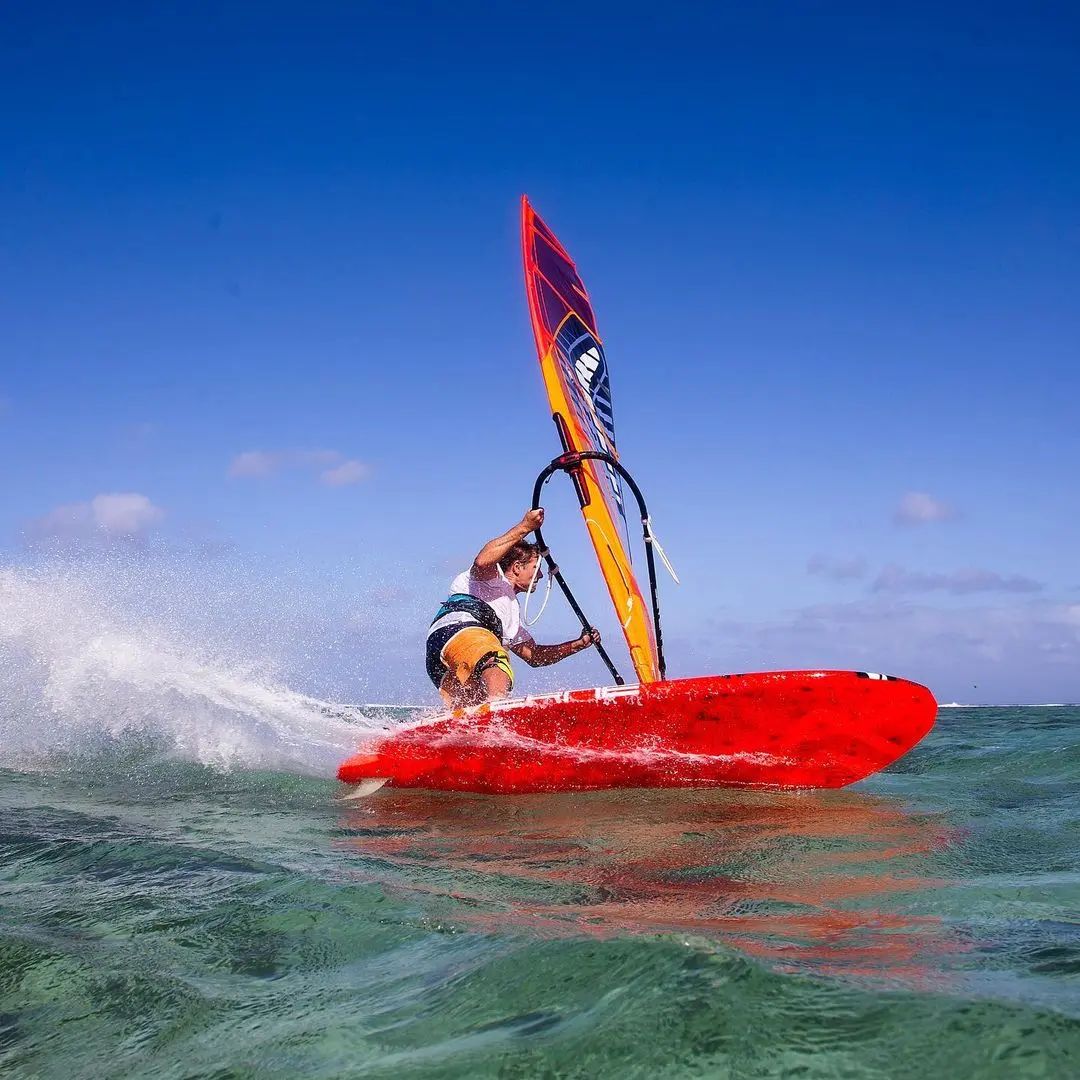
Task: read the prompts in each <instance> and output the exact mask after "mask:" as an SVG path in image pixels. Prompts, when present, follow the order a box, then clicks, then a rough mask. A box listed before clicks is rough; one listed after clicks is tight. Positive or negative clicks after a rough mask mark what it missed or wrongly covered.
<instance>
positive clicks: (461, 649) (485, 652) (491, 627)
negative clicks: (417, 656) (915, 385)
mask: <svg viewBox="0 0 1080 1080" xmlns="http://www.w3.org/2000/svg"><path fill="white" fill-rule="evenodd" d="M501 635H502V622H501V621H500V620H499V616H498V615H496V614H495V612H494V610H492V608H491V606H490V605H489V604H487V603H485V602H484V601H483V600H479V599H477V597H475V596H469V595H468V594H467V593H454V594H452V595H451V596H450V597H449V598H448V599H447V600H446V601H445V602H444V603H443V605H442V607H440V608H439V610H438V611H437V612H436V613H435V618H434V619H433V620H432V622H431V627H430V629H429V630H428V636H427V649H426V657H425V659H426V664H427V673H428V678H430V679H431V681H432V682H433V683H434V684H435V687H436V689H441V687H442V681H443V679H444V678H445V677H446V675H447V673H449V674H450V675H451V676H453V678H454V679H455V681H457V682H458V683H459V684H460V685H461V686H464V685H465V684H466V683H467V682H469V680H470V679H473V678H476V677H477V676H479V675H481V674H482V673H483V672H485V671H486V670H487V669H488V668H492V667H497V668H499V670H500V671H503V672H505V674H506V676H507V678H508V679H509V680H510V686H511V687H513V685H514V671H513V668H511V666H510V657H509V656H508V655H507V653H506V650H505V649H504V648H503V643H502V636H501ZM444 696H445V695H444Z"/></svg>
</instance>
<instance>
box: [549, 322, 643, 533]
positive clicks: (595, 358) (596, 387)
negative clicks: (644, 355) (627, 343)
mask: <svg viewBox="0 0 1080 1080" xmlns="http://www.w3.org/2000/svg"><path fill="white" fill-rule="evenodd" d="M555 345H556V350H555V352H556V355H557V356H558V358H559V363H560V364H561V366H562V370H563V380H564V382H565V384H566V387H567V389H568V390H569V392H570V397H571V399H572V403H573V405H574V411H575V413H576V414H577V416H578V418H579V420H580V421H581V422H582V423H583V424H584V425H585V427H586V429H587V430H586V433H587V434H588V436H589V441H590V442H591V443H592V445H593V447H594V448H595V449H597V450H603V451H605V452H606V453H609V454H614V453H615V414H614V410H613V408H612V404H611V384H610V382H609V381H608V368H607V359H606V358H605V356H604V349H603V346H602V345H601V344H600V342H599V341H597V340H596V338H595V337H594V336H593V335H592V334H591V333H590V332H589V330H588V328H587V327H586V326H585V324H584V323H583V322H582V321H581V320H580V319H579V318H578V317H577V316H576V315H575V314H574V313H573V312H571V313H570V314H569V315H568V316H567V318H566V320H565V321H564V322H563V324H562V326H561V327H560V328H559V332H558V334H557V335H556V337H555ZM604 471H605V473H606V474H607V479H608V484H609V485H610V487H611V494H612V497H613V498H614V500H615V505H616V506H617V507H618V510H619V513H620V514H621V515H622V516H623V520H624V521H625V518H626V512H625V510H624V509H623V496H622V482H621V481H620V479H619V474H618V473H617V472H616V471H615V470H614V469H613V468H612V467H611V466H610V465H607V464H605V465H604Z"/></svg>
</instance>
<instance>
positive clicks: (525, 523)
mask: <svg viewBox="0 0 1080 1080" xmlns="http://www.w3.org/2000/svg"><path fill="white" fill-rule="evenodd" d="M543 524H544V511H543V510H530V511H529V512H528V513H527V514H526V515H525V516H524V517H523V518H522V519H521V520H520V521H519V522H518V523H517V524H516V525H515V526H514V527H513V528H512V529H507V530H506V532H504V533H503V534H502V536H496V537H495V539H494V540H489V541H488V542H487V543H486V544H485V545H484V546H483V547H482V548H481V549H480V551H479V552H478V554H477V556H476V558H475V559H473V564H472V576H473V577H474V578H478V579H479V580H480V581H487V580H489V579H491V578H493V577H495V574H496V572H497V571H496V569H495V568H496V567H497V566H498V565H499V560H500V559H501V558H502V557H503V556H504V555H505V554H506V553H507V552H508V551H509V550H510V549H511V548H512V547H513V546H514V545H515V544H516V543H517V542H518V541H519V540H524V539H525V537H526V536H528V535H529V533H531V532H534V531H535V530H536V529H539V528H540V526H541V525H543ZM527 662H528V661H526V663H527Z"/></svg>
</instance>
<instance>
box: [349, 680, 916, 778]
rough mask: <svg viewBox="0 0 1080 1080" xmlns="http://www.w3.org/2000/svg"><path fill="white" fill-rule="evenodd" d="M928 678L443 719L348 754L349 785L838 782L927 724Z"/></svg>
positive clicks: (670, 692) (597, 694)
mask: <svg viewBox="0 0 1080 1080" xmlns="http://www.w3.org/2000/svg"><path fill="white" fill-rule="evenodd" d="M936 713H937V703H936V702H935V700H934V697H933V695H932V694H931V693H930V691H929V690H927V689H926V687H924V686H920V685H919V684H918V683H913V682H909V681H908V680H906V679H898V678H896V677H894V676H889V675H875V674H870V673H867V672H854V671H773V672H758V673H754V674H747V675H714V676H708V677H706V678H698V679H674V680H669V681H666V682H656V683H649V684H643V685H634V686H615V687H604V688H600V689H596V690H572V691H567V692H564V693H561V694H552V695H547V696H542V697H528V698H521V699H517V700H508V701H502V702H497V703H495V704H493V705H490V706H481V707H479V708H477V709H468V710H464V711H459V712H456V713H453V714H442V715H439V716H435V717H433V718H431V719H428V720H424V721H421V722H419V723H416V724H413V725H411V726H409V727H407V728H403V729H400V730H398V731H396V732H394V733H393V734H391V735H389V736H381V737H378V738H376V739H374V740H373V741H372V742H370V743H368V744H367V745H365V746H363V747H361V748H360V750H359V752H358V753H357V754H356V755H354V756H353V757H351V758H349V759H348V760H347V761H345V762H344V763H343V764H342V765H341V768H340V769H339V771H338V778H339V779H340V780H342V781H344V782H345V783H349V784H359V783H361V782H363V781H367V780H374V779H385V780H386V781H387V782H388V784H389V785H390V786H392V787H397V788H410V787H414V788H428V789H436V790H446V791H476V792H487V793H491V794H511V793H523V792H538V791H549V792H550V791H589V790H596V789H600V788H628V787H708V786H715V785H733V786H750V787H772V788H837V787H844V786H846V785H847V784H852V783H854V782H855V781H857V780H862V779H863V778H864V777H867V776H869V775H871V774H872V773H875V772H877V771H878V770H880V769H883V768H884V767H885V766H886V765H889V764H891V763H892V762H894V761H895V760H896V759H897V758H899V757H900V756H901V755H903V754H905V753H906V752H907V751H908V750H910V749H911V747H913V746H914V745H915V744H916V743H917V742H918V741H919V740H920V739H922V738H923V736H924V735H926V733H927V732H928V731H929V730H930V728H931V727H932V726H933V723H934V717H935V715H936Z"/></svg>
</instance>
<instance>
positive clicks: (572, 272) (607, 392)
mask: <svg viewBox="0 0 1080 1080" xmlns="http://www.w3.org/2000/svg"><path fill="white" fill-rule="evenodd" d="M521 246H522V252H523V254H524V258H525V292H526V294H527V296H528V298H529V315H530V317H531V318H532V326H533V334H534V336H535V337H536V349H537V352H538V353H539V354H540V369H541V371H542V372H543V376H544V386H545V387H546V388H547V394H548V400H549V401H550V403H551V411H552V413H553V414H554V416H555V418H556V424H558V426H559V430H560V434H561V435H562V438H563V440H564V441H565V442H566V443H567V449H568V450H578V451H580V450H602V451H605V452H607V453H609V454H611V455H612V457H615V458H617V457H618V452H617V450H616V449H615V419H614V415H613V413H612V408H611V384H610V382H609V380H608V368H607V360H606V358H605V356H604V347H603V344H602V343H601V341H600V335H599V333H598V332H597V329H596V318H595V316H594V315H593V310H592V304H591V303H590V302H589V294H588V293H587V292H586V291H585V285H584V284H583V283H582V280H581V278H580V277H579V276H578V272H577V268H576V267H575V266H574V261H573V260H572V259H571V258H570V256H569V255H568V254H567V252H566V249H565V248H564V247H563V246H562V244H560V243H559V241H558V240H557V239H556V237H555V234H554V233H553V232H552V231H551V230H550V229H549V228H548V227H547V226H546V225H545V224H544V223H543V221H541V220H540V218H539V216H538V215H537V213H536V211H535V210H533V208H532V207H531V206H530V205H529V200H528V198H526V197H525V196H522V199H521ZM579 475H580V477H581V480H582V485H581V488H580V489H579V492H580V494H581V495H582V496H583V498H584V505H583V506H582V508H581V513H582V516H583V517H584V518H585V524H586V526H587V528H588V530H589V539H590V540H591V541H592V545H593V547H594V548H595V549H596V557H597V559H598V560H599V562H600V570H601V572H602V573H603V575H604V581H605V582H606V583H607V587H608V592H609V593H610V594H611V600H612V603H614V605H615V612H616V615H617V617H618V619H619V623H620V625H621V626H622V631H623V634H624V635H625V636H626V644H627V645H628V646H629V648H630V659H631V660H632V661H633V664H634V670H635V671H636V672H637V677H638V679H639V680H640V681H641V682H643V683H649V682H655V681H656V680H657V679H658V678H659V669H658V664H657V656H656V637H655V635H654V633H653V625H652V619H651V617H650V615H649V610H648V607H647V605H646V603H645V600H644V598H643V597H642V595H641V589H640V588H639V587H638V583H637V580H636V579H635V577H634V571H633V568H632V566H631V562H630V555H629V551H628V547H627V544H626V512H625V507H624V502H623V490H622V482H621V480H620V479H619V476H618V474H617V473H616V472H615V471H614V470H613V469H611V468H610V467H609V466H607V465H605V464H604V463H603V462H598V461H585V462H583V463H582V467H581V472H580V474H579Z"/></svg>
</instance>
